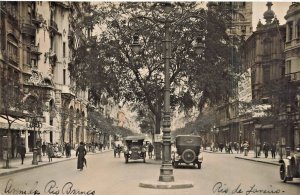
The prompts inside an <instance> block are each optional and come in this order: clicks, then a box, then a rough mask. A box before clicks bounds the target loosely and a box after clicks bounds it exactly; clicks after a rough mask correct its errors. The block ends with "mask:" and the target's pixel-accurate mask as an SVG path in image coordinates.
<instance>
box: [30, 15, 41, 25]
mask: <svg viewBox="0 0 300 195" xmlns="http://www.w3.org/2000/svg"><path fill="white" fill-rule="evenodd" d="M43 21H44V18H43V15H42V14H35V16H34V17H33V18H32V22H33V23H35V24H37V25H40V24H41V23H43Z"/></svg>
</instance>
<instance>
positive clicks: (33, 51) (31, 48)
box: [30, 45, 42, 55]
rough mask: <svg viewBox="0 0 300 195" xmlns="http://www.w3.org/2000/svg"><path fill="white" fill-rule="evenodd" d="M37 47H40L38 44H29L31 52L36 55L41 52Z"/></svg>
mask: <svg viewBox="0 0 300 195" xmlns="http://www.w3.org/2000/svg"><path fill="white" fill-rule="evenodd" d="M39 48H40V47H39V46H36V45H31V46H30V50H31V53H33V54H37V55H40V54H42V53H41V52H40V51H39V50H40V49H39Z"/></svg>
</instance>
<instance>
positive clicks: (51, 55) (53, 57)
mask: <svg viewBox="0 0 300 195" xmlns="http://www.w3.org/2000/svg"><path fill="white" fill-rule="evenodd" d="M56 62H57V56H56V53H55V52H52V51H51V52H49V63H50V64H51V65H52V66H55V64H56Z"/></svg>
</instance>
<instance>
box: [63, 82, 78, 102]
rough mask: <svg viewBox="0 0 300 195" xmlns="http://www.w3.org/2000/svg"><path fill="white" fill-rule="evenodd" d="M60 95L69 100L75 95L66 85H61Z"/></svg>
mask: <svg viewBox="0 0 300 195" xmlns="http://www.w3.org/2000/svg"><path fill="white" fill-rule="evenodd" d="M61 96H62V98H63V99H65V100H67V101H70V100H71V99H73V98H74V97H75V93H74V91H73V90H72V89H71V88H70V86H68V85H62V86H61Z"/></svg>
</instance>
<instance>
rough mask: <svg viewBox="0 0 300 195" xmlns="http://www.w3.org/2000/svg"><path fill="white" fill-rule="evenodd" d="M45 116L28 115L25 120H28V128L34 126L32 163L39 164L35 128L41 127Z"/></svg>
mask: <svg viewBox="0 0 300 195" xmlns="http://www.w3.org/2000/svg"><path fill="white" fill-rule="evenodd" d="M43 119H44V118H43V117H42V116H38V115H32V116H26V117H25V120H26V122H27V124H26V126H27V127H28V128H33V158H32V164H33V165H38V161H37V148H36V131H35V128H41V127H42V122H43Z"/></svg>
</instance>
